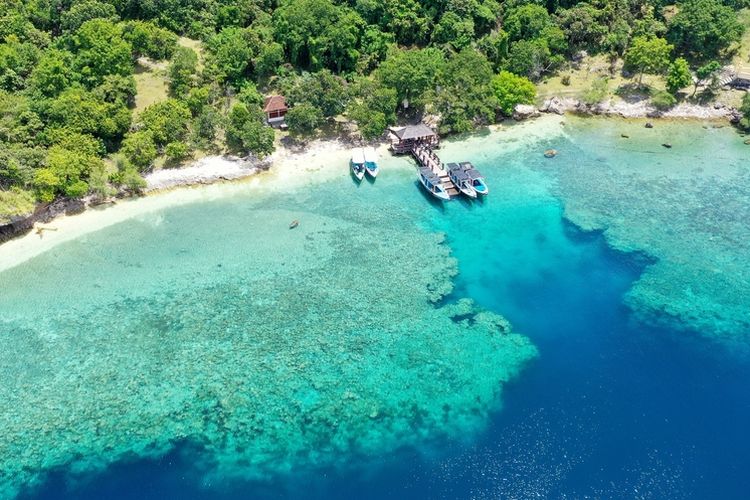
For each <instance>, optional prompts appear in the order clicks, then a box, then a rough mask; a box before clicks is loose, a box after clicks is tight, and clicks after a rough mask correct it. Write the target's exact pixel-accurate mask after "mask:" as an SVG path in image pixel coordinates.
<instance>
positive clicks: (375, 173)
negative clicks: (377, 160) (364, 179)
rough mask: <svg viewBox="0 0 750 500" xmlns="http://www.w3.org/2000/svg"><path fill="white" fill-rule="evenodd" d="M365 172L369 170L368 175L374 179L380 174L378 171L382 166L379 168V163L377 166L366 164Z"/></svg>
mask: <svg viewBox="0 0 750 500" xmlns="http://www.w3.org/2000/svg"><path fill="white" fill-rule="evenodd" d="M365 172H367V175H369V176H370V177H372V178H373V179H374V178H375V177H377V176H378V172H380V168H378V166H377V165H375V166H370V165H365Z"/></svg>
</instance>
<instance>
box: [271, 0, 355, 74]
mask: <svg viewBox="0 0 750 500" xmlns="http://www.w3.org/2000/svg"><path fill="white" fill-rule="evenodd" d="M273 19H274V27H275V36H276V40H277V41H278V42H279V43H281V45H283V46H284V50H285V51H286V54H287V55H288V57H289V60H290V61H291V62H292V64H294V65H295V66H298V67H301V68H307V69H311V70H319V69H322V68H329V69H332V70H336V71H337V72H341V71H343V70H351V69H354V66H355V64H356V62H357V60H358V58H359V43H360V38H361V36H362V32H363V30H364V27H365V24H366V23H365V22H364V20H363V19H362V17H361V16H360V15H359V14H357V13H356V12H354V11H353V10H351V9H349V8H348V7H346V6H342V5H335V4H334V3H333V2H331V0H286V1H283V2H281V5H280V6H279V8H278V9H276V11H274V13H273Z"/></svg>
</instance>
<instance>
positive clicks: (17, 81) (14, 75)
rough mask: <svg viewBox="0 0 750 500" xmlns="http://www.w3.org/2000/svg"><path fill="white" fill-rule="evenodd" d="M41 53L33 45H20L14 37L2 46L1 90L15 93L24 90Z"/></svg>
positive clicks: (0, 50)
mask: <svg viewBox="0 0 750 500" xmlns="http://www.w3.org/2000/svg"><path fill="white" fill-rule="evenodd" d="M40 52H41V51H40V50H39V49H38V48H37V47H35V46H34V45H33V44H31V43H20V42H18V41H17V40H14V39H13V38H12V37H11V38H9V39H8V40H6V43H3V44H0V89H5V90H9V91H14V90H20V89H22V88H24V87H25V86H26V79H27V78H28V76H29V75H30V74H31V71H32V70H33V69H34V66H35V65H36V63H37V61H38V60H39V57H40Z"/></svg>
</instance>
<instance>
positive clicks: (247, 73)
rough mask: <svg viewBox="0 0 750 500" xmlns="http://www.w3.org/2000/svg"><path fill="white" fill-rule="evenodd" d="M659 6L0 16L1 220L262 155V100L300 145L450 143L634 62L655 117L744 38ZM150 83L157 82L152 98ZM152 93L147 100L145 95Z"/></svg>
mask: <svg viewBox="0 0 750 500" xmlns="http://www.w3.org/2000/svg"><path fill="white" fill-rule="evenodd" d="M744 3H745V4H746V2H744ZM665 5H666V3H665V2H663V1H661V0H658V1H657V0H628V1H626V0H597V1H593V0H589V1H582V2H579V1H576V0H554V1H542V0H504V1H500V0H447V1H435V0H347V1H344V0H275V1H271V0H148V1H136V0H29V1H24V0H5V1H3V2H0V199H1V200H3V205H2V206H7V207H15V208H13V210H17V209H18V207H21V206H28V200H29V199H32V198H33V199H36V200H38V201H41V200H43V201H48V200H50V199H54V198H55V197H57V196H83V195H87V194H94V195H97V196H107V195H108V194H111V193H112V188H111V186H112V185H120V186H123V187H124V188H126V189H129V190H137V189H139V188H140V187H142V185H143V181H142V179H141V178H140V176H139V171H140V172H145V171H147V170H148V169H150V168H159V167H160V166H161V165H163V164H165V162H166V163H167V164H169V165H173V164H178V163H180V162H181V161H184V159H186V158H190V157H191V155H192V154H193V152H194V151H196V150H200V151H205V152H222V151H226V150H232V151H235V152H238V153H242V154H245V153H253V154H256V155H260V156H262V155H266V154H269V153H270V152H271V151H273V148H274V137H275V134H274V131H273V130H272V129H271V128H270V127H268V126H267V125H266V124H265V117H264V115H263V113H262V106H263V98H264V96H266V95H269V94H282V95H284V96H285V97H286V99H287V103H288V105H289V106H290V110H289V113H288V115H287V121H288V124H289V125H290V127H291V129H292V132H296V133H300V134H303V133H309V132H311V131H314V130H316V129H318V128H319V127H320V125H322V124H323V123H325V122H326V121H328V122H331V123H332V122H333V118H334V117H339V118H340V117H342V116H343V117H345V118H348V119H349V120H351V121H353V122H355V123H356V125H357V129H358V131H359V133H360V134H361V136H362V137H363V138H365V139H375V138H378V137H381V136H382V134H383V132H384V130H385V129H386V127H387V126H388V125H389V124H393V123H394V122H397V121H399V120H417V119H420V118H422V117H423V116H424V115H425V114H431V115H433V116H434V117H435V119H436V120H438V121H439V124H440V128H441V131H443V132H463V131H467V130H470V129H472V128H473V127H474V126H475V125H477V124H482V123H489V122H492V121H494V120H495V119H497V118H498V117H500V116H501V115H509V114H511V113H512V111H513V107H514V106H515V105H516V104H519V103H531V102H533V101H534V99H535V88H534V84H533V83H532V82H538V81H542V80H546V79H548V78H549V77H551V76H553V75H554V74H555V73H556V72H557V71H558V70H560V69H561V68H565V69H566V71H567V70H568V69H570V68H571V66H575V64H574V63H573V64H568V61H570V59H571V58H573V59H576V60H577V59H579V58H580V57H581V56H580V53H581V51H587V52H588V53H589V54H602V55H607V56H609V58H608V60H609V61H610V62H611V63H612V64H611V71H615V69H614V68H617V65H616V64H615V61H616V60H617V58H618V57H622V56H624V59H625V63H626V67H627V69H628V70H630V71H633V72H635V73H636V74H638V75H640V76H641V77H642V75H643V74H644V73H646V74H659V75H663V76H664V83H665V84H666V87H667V89H668V91H669V95H663V93H658V94H655V95H657V96H658V99H657V100H658V102H659V103H660V105H664V106H668V105H671V104H673V103H674V97H673V95H672V94H675V95H679V94H678V93H677V92H678V90H681V89H683V88H684V87H685V86H687V85H690V81H691V80H693V78H692V75H693V74H695V75H696V80H695V86H696V90H697V88H698V86H699V84H700V83H703V84H706V85H707V87H708V89H709V90H713V89H715V87H716V85H715V83H716V82H717V81H718V79H717V75H718V74H719V72H720V70H721V68H722V67H723V66H724V65H726V64H727V63H728V62H729V58H730V56H732V54H733V47H735V46H736V42H737V41H738V40H740V39H741V35H742V32H743V27H742V24H741V23H740V22H739V21H738V16H737V13H736V9H738V8H740V7H742V5H743V2H742V1H739V0H726V1H722V0H684V1H680V2H677V4H676V6H675V7H674V8H672V7H670V8H665ZM184 37H188V38H190V39H192V40H189V39H186V38H184ZM673 53H674V54H673ZM673 56H674V57H676V59H673ZM136 72H137V73H139V74H138V75H136ZM144 73H145V75H144ZM146 76H147V77H148V78H151V79H156V80H158V79H159V78H161V81H157V82H156V83H154V82H153V81H151V82H150V83H151V87H148V86H146V85H145V84H144V81H148V78H146ZM592 81H593V84H592V85H591V88H590V89H588V90H587V91H585V92H583V94H584V95H583V99H584V100H589V101H592V102H593V101H597V100H598V97H599V96H600V95H602V94H607V93H608V91H609V89H608V87H607V85H608V84H607V82H608V81H609V80H608V79H607V78H606V77H601V78H599V77H597V78H595V79H593V80H592ZM136 82H138V84H136ZM160 83H162V84H164V85H161V86H160ZM660 87H661V86H660V85H659V88H660ZM144 88H146V89H148V90H150V91H152V92H154V93H155V95H149V96H144V95H142V94H141V91H143V89H144ZM164 88H168V95H164V92H163V89H164ZM154 89H156V90H158V91H159V92H156V90H154ZM706 94H707V93H705V92H704V95H706ZM146 97H147V98H146ZM146 104H151V105H150V106H146ZM746 106H747V104H746ZM136 108H137V109H138V111H137V112H136V111H135V109H136ZM744 109H745V108H743V110H744ZM746 120H747V118H746ZM8 210H11V208H8ZM1 216H2V214H0V217H1Z"/></svg>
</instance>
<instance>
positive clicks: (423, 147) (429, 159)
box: [389, 123, 460, 198]
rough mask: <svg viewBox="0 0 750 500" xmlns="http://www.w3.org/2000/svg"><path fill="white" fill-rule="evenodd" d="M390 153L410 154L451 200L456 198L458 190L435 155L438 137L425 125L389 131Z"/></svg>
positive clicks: (438, 143) (396, 128)
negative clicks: (434, 177)
mask: <svg viewBox="0 0 750 500" xmlns="http://www.w3.org/2000/svg"><path fill="white" fill-rule="evenodd" d="M389 131H390V134H389V135H390V139H391V151H392V152H393V153H394V154H411V155H412V156H413V157H414V159H415V160H417V163H419V165H420V166H422V167H425V168H428V169H430V170H431V171H432V172H433V173H434V174H435V175H436V176H437V177H438V178H439V179H440V182H441V184H442V187H443V189H445V192H446V193H448V195H449V196H450V197H451V198H452V197H454V196H458V194H459V192H460V191H459V190H458V188H457V187H456V186H455V185H454V184H453V182H451V180H450V177H449V176H448V170H447V169H446V168H445V164H443V162H442V160H441V159H440V158H439V157H438V155H437V154H435V151H434V150H435V149H437V148H438V147H440V139H439V138H438V135H437V134H436V133H435V131H433V130H432V129H431V128H430V127H428V126H427V125H424V124H422V123H420V124H419V125H409V126H407V127H392V128H390V129H389Z"/></svg>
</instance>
